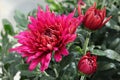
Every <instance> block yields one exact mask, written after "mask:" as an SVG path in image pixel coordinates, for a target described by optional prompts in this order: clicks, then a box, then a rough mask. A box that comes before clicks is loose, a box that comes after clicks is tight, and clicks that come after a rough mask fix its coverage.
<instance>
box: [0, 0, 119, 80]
mask: <svg viewBox="0 0 120 80" xmlns="http://www.w3.org/2000/svg"><path fill="white" fill-rule="evenodd" d="M46 2H47V3H48V5H49V6H50V9H51V10H53V11H55V12H56V13H57V14H68V13H70V12H71V11H73V10H74V8H77V2H78V1H77V0H60V1H59V0H46ZM84 2H85V3H86V7H83V8H82V11H83V13H85V11H86V9H87V8H88V7H90V6H91V5H92V4H93V3H94V2H97V7H98V8H103V7H104V6H106V9H107V16H110V15H111V16H112V19H111V20H110V21H109V22H108V23H107V24H106V25H105V26H104V27H103V28H102V29H100V30H97V31H95V32H93V33H92V34H91V38H90V43H89V47H88V50H90V51H91V52H92V53H93V55H97V56H98V60H97V62H98V69H97V71H96V73H94V74H93V75H91V76H88V77H87V80H120V5H119V4H120V1H119V0H112V1H111V0H84ZM35 13H36V10H33V11H31V12H30V13H28V14H23V13H21V12H19V11H16V12H15V16H14V19H15V21H16V23H17V25H16V26H17V27H16V30H15V29H14V27H13V26H12V24H11V23H10V22H9V21H8V20H6V19H3V27H4V29H3V30H2V31H1V32H0V36H1V39H0V63H1V64H0V67H1V68H2V73H0V78H2V80H13V78H14V76H15V74H16V73H17V72H18V71H20V72H21V74H20V77H21V80H79V78H80V74H79V72H78V69H77V64H78V60H79V59H80V57H81V56H82V55H83V54H82V53H83V44H84V42H85V38H86V36H87V35H86V33H87V31H86V30H85V28H84V27H83V25H81V26H80V27H79V28H78V30H77V33H78V37H77V39H76V40H75V41H74V42H73V43H70V44H69V45H67V48H68V50H69V52H70V55H69V56H66V57H63V60H62V61H61V62H60V63H56V62H55V61H54V60H52V61H51V63H50V65H49V68H48V69H47V70H46V72H44V73H41V72H40V71H39V67H37V68H36V69H35V70H34V71H32V72H30V71H29V70H28V65H27V64H26V63H25V60H24V59H22V58H21V57H20V55H19V54H17V53H10V52H9V49H10V48H11V47H13V46H14V45H15V44H16V40H15V39H14V38H13V36H14V35H16V34H17V33H19V32H20V31H22V30H25V29H26V28H27V24H28V23H29V22H28V18H27V17H28V16H30V15H33V16H35ZM75 16H78V14H77V13H76V14H75Z"/></svg>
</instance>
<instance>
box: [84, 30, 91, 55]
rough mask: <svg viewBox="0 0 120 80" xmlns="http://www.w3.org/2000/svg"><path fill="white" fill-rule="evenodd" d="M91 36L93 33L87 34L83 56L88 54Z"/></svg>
mask: <svg viewBox="0 0 120 80" xmlns="http://www.w3.org/2000/svg"><path fill="white" fill-rule="evenodd" d="M90 35H91V32H87V37H86V40H85V43H84V46H83V54H86V51H87V47H88V44H89V39H90Z"/></svg>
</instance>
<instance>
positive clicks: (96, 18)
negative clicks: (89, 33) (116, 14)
mask: <svg viewBox="0 0 120 80" xmlns="http://www.w3.org/2000/svg"><path fill="white" fill-rule="evenodd" d="M105 17H106V8H105V7H104V8H103V9H101V10H98V9H96V3H94V5H93V6H91V7H90V8H89V9H88V10H87V11H86V13H85V17H84V21H83V24H84V25H85V27H86V28H87V29H89V30H97V29H100V28H101V27H102V26H103V25H105V23H107V22H108V21H109V20H110V19H111V17H112V16H110V17H108V18H106V19H105Z"/></svg>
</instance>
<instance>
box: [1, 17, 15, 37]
mask: <svg viewBox="0 0 120 80" xmlns="http://www.w3.org/2000/svg"><path fill="white" fill-rule="evenodd" d="M2 23H3V27H4V30H5V32H6V33H7V34H10V35H13V34H14V29H13V26H12V24H11V23H10V22H9V21H8V20H7V19H3V20H2Z"/></svg>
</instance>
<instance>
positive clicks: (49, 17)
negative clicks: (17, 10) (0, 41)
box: [10, 7, 83, 72]
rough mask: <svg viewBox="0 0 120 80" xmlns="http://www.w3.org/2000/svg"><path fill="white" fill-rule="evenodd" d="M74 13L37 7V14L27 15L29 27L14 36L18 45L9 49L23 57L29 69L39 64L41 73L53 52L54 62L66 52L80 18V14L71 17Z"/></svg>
mask: <svg viewBox="0 0 120 80" xmlns="http://www.w3.org/2000/svg"><path fill="white" fill-rule="evenodd" d="M74 12H75V11H74ZM74 12H72V13H70V14H69V15H55V13H54V12H50V10H49V8H48V7H47V10H46V11H43V10H42V9H41V8H38V12H37V17H36V18H34V17H32V16H31V17H30V24H28V29H27V30H25V31H23V32H20V33H19V34H18V35H16V36H15V38H17V39H18V43H20V46H18V47H15V48H12V49H11V50H10V51H17V52H18V53H19V54H20V55H21V56H22V57H23V58H26V62H27V63H28V64H30V65H29V70H31V71H32V70H33V69H35V67H36V66H37V65H38V64H39V63H40V65H41V66H40V70H41V71H42V72H43V71H44V70H46V69H47V68H48V65H49V63H50V60H51V57H52V55H53V51H54V59H55V61H56V62H59V61H61V60H62V56H67V55H68V54H69V52H68V50H67V49H66V44H68V43H70V42H73V41H74V40H75V38H76V33H75V31H76V29H77V27H78V26H79V25H80V23H81V22H82V20H83V16H82V15H81V16H79V17H77V18H75V17H73V16H74Z"/></svg>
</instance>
